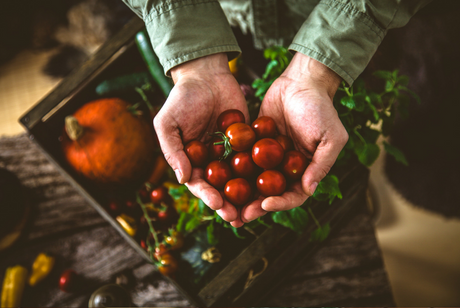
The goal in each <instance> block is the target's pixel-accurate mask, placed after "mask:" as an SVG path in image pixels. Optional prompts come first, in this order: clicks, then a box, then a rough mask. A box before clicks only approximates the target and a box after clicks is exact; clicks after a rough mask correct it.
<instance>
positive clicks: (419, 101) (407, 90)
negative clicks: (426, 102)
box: [398, 86, 422, 104]
mask: <svg viewBox="0 0 460 308" xmlns="http://www.w3.org/2000/svg"><path fill="white" fill-rule="evenodd" d="M398 89H399V90H402V91H406V92H407V93H409V94H410V95H411V96H412V97H413V98H414V99H415V100H416V101H417V103H418V104H420V103H421V102H422V101H421V100H420V97H419V96H418V95H417V94H415V92H413V91H412V90H410V89H408V88H407V87H405V86H398Z"/></svg>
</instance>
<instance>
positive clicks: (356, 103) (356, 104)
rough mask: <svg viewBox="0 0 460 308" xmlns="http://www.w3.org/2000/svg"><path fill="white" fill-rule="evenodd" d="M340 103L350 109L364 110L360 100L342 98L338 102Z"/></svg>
mask: <svg viewBox="0 0 460 308" xmlns="http://www.w3.org/2000/svg"><path fill="white" fill-rule="evenodd" d="M340 103H341V104H342V105H343V106H345V107H347V108H350V109H355V110H357V111H362V110H363V109H364V103H363V101H362V100H361V99H355V98H354V97H350V96H344V97H342V99H341V100H340Z"/></svg>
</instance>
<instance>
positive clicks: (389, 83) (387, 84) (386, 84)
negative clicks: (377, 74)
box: [385, 80, 395, 92]
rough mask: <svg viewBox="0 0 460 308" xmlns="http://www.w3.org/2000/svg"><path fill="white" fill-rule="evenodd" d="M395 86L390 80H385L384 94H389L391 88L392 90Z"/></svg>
mask: <svg viewBox="0 0 460 308" xmlns="http://www.w3.org/2000/svg"><path fill="white" fill-rule="evenodd" d="M394 86H395V84H394V82H393V81H392V80H387V82H386V83H385V91H386V92H391V91H393V88H394Z"/></svg>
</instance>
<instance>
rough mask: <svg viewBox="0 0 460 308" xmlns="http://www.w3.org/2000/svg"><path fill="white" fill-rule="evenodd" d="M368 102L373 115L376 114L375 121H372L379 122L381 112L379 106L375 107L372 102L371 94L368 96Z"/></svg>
mask: <svg viewBox="0 0 460 308" xmlns="http://www.w3.org/2000/svg"><path fill="white" fill-rule="evenodd" d="M366 102H367V105H368V106H369V108H370V109H371V111H372V115H373V116H374V121H372V122H373V123H377V122H378V121H379V120H380V115H379V112H378V110H377V108H375V106H374V104H372V102H371V99H370V97H369V96H366Z"/></svg>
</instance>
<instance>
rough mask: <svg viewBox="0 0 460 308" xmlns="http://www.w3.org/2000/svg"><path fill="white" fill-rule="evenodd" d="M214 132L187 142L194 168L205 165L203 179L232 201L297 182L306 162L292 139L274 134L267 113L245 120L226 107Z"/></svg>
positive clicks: (250, 198)
mask: <svg viewBox="0 0 460 308" xmlns="http://www.w3.org/2000/svg"><path fill="white" fill-rule="evenodd" d="M217 129H218V131H217V132H214V133H213V134H212V136H213V138H212V139H211V141H210V142H209V144H208V145H206V144H204V143H203V142H201V141H198V140H193V141H191V142H189V143H187V144H186V145H185V153H186V154H187V157H188V158H189V160H190V162H191V164H192V167H194V168H204V171H205V172H204V177H205V180H206V181H207V182H208V183H209V184H210V185H212V186H213V187H215V188H216V189H217V190H219V191H221V190H223V192H224V195H225V198H226V199H227V200H228V201H229V202H230V203H231V204H233V205H234V206H238V207H241V206H244V205H246V204H248V203H249V202H251V201H253V200H255V199H256V198H258V195H262V196H264V197H269V196H279V195H281V194H283V193H284V191H285V190H286V186H287V185H288V184H289V183H290V182H295V181H299V180H300V179H301V177H302V175H303V173H304V171H305V169H306V168H307V166H308V164H309V160H308V159H307V157H306V156H305V155H304V154H303V153H301V152H299V151H296V150H295V149H294V144H293V142H292V140H291V139H290V138H289V137H287V136H285V135H280V134H278V133H277V128H276V123H275V121H274V120H273V119H272V118H270V117H267V116H262V117H259V118H257V119H256V120H255V121H254V122H253V123H252V125H251V126H249V125H247V124H245V118H244V115H243V113H242V112H241V111H239V110H236V109H230V110H226V111H224V112H223V113H221V114H220V116H219V117H218V119H217Z"/></svg>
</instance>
